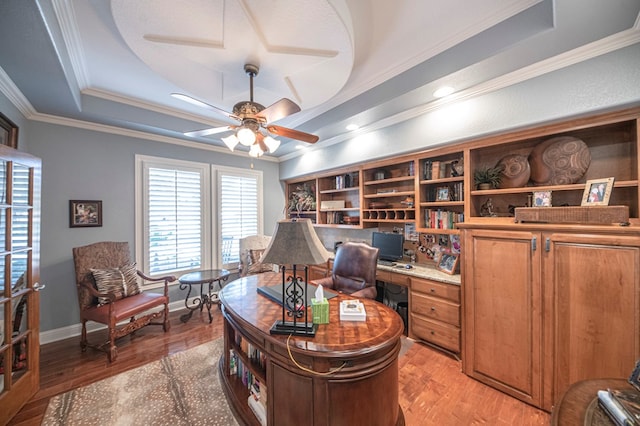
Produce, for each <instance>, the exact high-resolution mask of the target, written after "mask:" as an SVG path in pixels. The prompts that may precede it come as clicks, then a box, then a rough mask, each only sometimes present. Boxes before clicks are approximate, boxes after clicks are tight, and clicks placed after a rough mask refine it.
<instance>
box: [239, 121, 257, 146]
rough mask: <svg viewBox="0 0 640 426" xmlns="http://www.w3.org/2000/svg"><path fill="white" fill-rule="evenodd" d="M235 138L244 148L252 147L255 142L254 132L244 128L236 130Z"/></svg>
mask: <svg viewBox="0 0 640 426" xmlns="http://www.w3.org/2000/svg"><path fill="white" fill-rule="evenodd" d="M236 137H237V138H238V140H239V141H240V143H241V144H242V145H244V146H252V145H253V144H254V143H255V141H256V134H255V132H254V131H253V130H252V129H250V128H248V127H246V126H242V127H240V128H239V129H238V131H237V132H236Z"/></svg>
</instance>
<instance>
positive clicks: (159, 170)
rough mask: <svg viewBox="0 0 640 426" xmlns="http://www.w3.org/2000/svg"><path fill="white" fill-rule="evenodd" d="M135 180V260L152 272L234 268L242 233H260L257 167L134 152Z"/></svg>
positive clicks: (180, 273)
mask: <svg viewBox="0 0 640 426" xmlns="http://www.w3.org/2000/svg"><path fill="white" fill-rule="evenodd" d="M210 176H211V177H212V178H213V179H214V180H213V181H212V178H211V177H210ZM136 182H137V185H136V261H137V262H138V268H139V269H141V270H143V271H144V272H146V273H147V274H149V275H151V276H164V275H168V274H171V275H178V276H179V275H182V274H184V273H187V272H189V271H194V270H201V269H211V268H227V269H233V268H235V267H237V265H238V262H239V258H240V256H239V240H240V238H244V237H246V236H249V235H256V234H261V233H262V232H263V223H262V222H263V220H262V172H261V171H255V170H244V169H235V168H229V167H220V166H211V165H210V164H204V163H196V162H190V161H179V160H172V159H166V158H156V157H148V156H142V155H137V156H136ZM214 224H215V225H216V226H214Z"/></svg>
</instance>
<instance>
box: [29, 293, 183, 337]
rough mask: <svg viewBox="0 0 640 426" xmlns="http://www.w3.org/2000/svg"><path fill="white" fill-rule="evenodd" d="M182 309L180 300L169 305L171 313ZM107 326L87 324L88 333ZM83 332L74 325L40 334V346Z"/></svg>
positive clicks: (77, 325) (94, 323) (80, 325)
mask: <svg viewBox="0 0 640 426" xmlns="http://www.w3.org/2000/svg"><path fill="white" fill-rule="evenodd" d="M193 299H195V297H194V298H192V299H191V300H189V304H191V303H192V301H193ZM180 309H185V302H184V300H179V301H176V302H171V303H169V311H170V312H173V311H178V310H180ZM105 328H106V326H104V325H102V324H98V323H96V322H89V323H87V333H91V332H92V331H97V330H102V329H105ZM81 332H82V324H80V323H78V324H73V325H68V326H66V327H61V328H56V329H53V330H47V331H42V332H40V345H46V344H47V343H53V342H57V341H58V340H64V339H68V338H70V337H75V336H79V335H80V333H81Z"/></svg>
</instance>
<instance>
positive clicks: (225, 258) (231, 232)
mask: <svg viewBox="0 0 640 426" xmlns="http://www.w3.org/2000/svg"><path fill="white" fill-rule="evenodd" d="M218 182H219V210H218V211H219V215H220V219H219V220H220V243H221V244H220V247H221V256H222V264H223V267H224V268H231V267H235V266H237V264H238V262H239V261H240V253H239V251H240V238H244V237H247V236H249V235H257V234H259V233H261V232H262V226H261V219H260V218H261V210H260V194H261V180H260V175H259V174H257V173H251V172H245V173H242V172H231V171H219V180H218Z"/></svg>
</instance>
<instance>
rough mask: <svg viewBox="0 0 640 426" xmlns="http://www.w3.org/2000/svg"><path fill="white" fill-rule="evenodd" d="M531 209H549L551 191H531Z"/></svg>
mask: <svg viewBox="0 0 640 426" xmlns="http://www.w3.org/2000/svg"><path fill="white" fill-rule="evenodd" d="M533 207H551V191H533Z"/></svg>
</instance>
